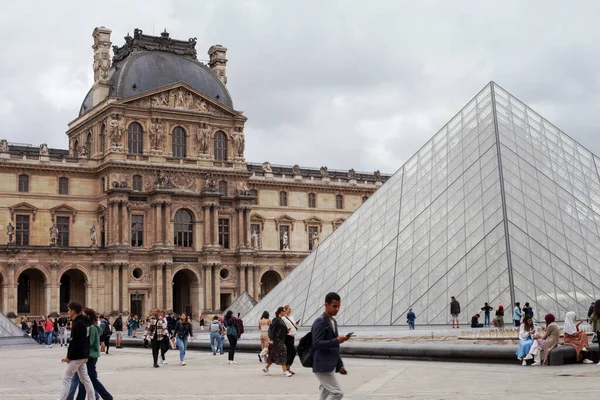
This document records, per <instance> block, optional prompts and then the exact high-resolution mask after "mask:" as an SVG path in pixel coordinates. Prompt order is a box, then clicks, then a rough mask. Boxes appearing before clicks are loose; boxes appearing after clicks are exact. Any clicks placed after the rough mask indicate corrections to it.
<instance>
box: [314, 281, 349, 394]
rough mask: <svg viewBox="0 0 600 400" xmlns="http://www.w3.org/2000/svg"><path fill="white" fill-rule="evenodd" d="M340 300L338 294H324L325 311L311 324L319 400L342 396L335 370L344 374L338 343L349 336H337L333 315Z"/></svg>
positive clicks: (337, 308) (338, 308)
mask: <svg viewBox="0 0 600 400" xmlns="http://www.w3.org/2000/svg"><path fill="white" fill-rule="evenodd" d="M340 301H341V299H340V295H339V294H337V293H333V292H331V293H328V294H327V296H325V312H324V313H323V315H321V316H320V317H318V318H317V319H316V320H315V322H314V323H313V326H312V340H313V343H312V347H313V351H314V353H313V372H314V373H315V375H316V377H317V379H318V380H319V383H320V384H321V385H320V386H319V390H320V391H321V396H320V399H321V400H339V399H341V398H343V397H344V392H343V391H342V388H341V387H340V385H339V383H338V381H337V379H336V377H335V372H338V373H340V374H342V375H346V369H345V368H344V363H343V362H342V358H341V357H340V344H342V343H344V342H345V341H346V340H348V339H350V336H349V335H348V336H338V327H337V322H336V321H335V319H334V318H333V317H335V316H336V315H337V313H338V311H339V310H340ZM334 371H335V372H334Z"/></svg>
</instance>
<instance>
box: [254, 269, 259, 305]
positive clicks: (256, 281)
mask: <svg viewBox="0 0 600 400" xmlns="http://www.w3.org/2000/svg"><path fill="white" fill-rule="evenodd" d="M253 269H254V296H255V297H254V300H256V301H258V300H259V295H260V267H259V266H258V265H255V266H254V268H253Z"/></svg>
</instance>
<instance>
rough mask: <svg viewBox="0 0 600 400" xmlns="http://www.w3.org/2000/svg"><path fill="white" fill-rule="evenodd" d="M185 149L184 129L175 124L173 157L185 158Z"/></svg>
mask: <svg viewBox="0 0 600 400" xmlns="http://www.w3.org/2000/svg"><path fill="white" fill-rule="evenodd" d="M186 150H187V149H186V142H185V130H183V128H182V127H180V126H177V127H175V129H173V157H178V158H185V156H186Z"/></svg>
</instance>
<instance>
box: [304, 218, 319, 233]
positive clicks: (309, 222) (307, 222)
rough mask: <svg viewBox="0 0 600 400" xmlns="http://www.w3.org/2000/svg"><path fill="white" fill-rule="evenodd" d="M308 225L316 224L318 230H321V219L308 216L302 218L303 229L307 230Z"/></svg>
mask: <svg viewBox="0 0 600 400" xmlns="http://www.w3.org/2000/svg"><path fill="white" fill-rule="evenodd" d="M309 225H313V226H314V225H318V226H319V230H320V231H323V220H322V219H321V218H318V217H310V218H308V219H305V220H304V230H305V231H308V226H309Z"/></svg>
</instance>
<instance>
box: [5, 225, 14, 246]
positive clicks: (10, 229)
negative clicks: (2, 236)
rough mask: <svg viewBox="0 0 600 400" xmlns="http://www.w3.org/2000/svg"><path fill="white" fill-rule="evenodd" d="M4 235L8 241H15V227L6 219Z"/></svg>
mask: <svg viewBox="0 0 600 400" xmlns="http://www.w3.org/2000/svg"><path fill="white" fill-rule="evenodd" d="M6 235H7V236H8V243H9V244H11V243H14V241H15V227H14V225H13V223H12V221H8V225H7V226H6Z"/></svg>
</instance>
